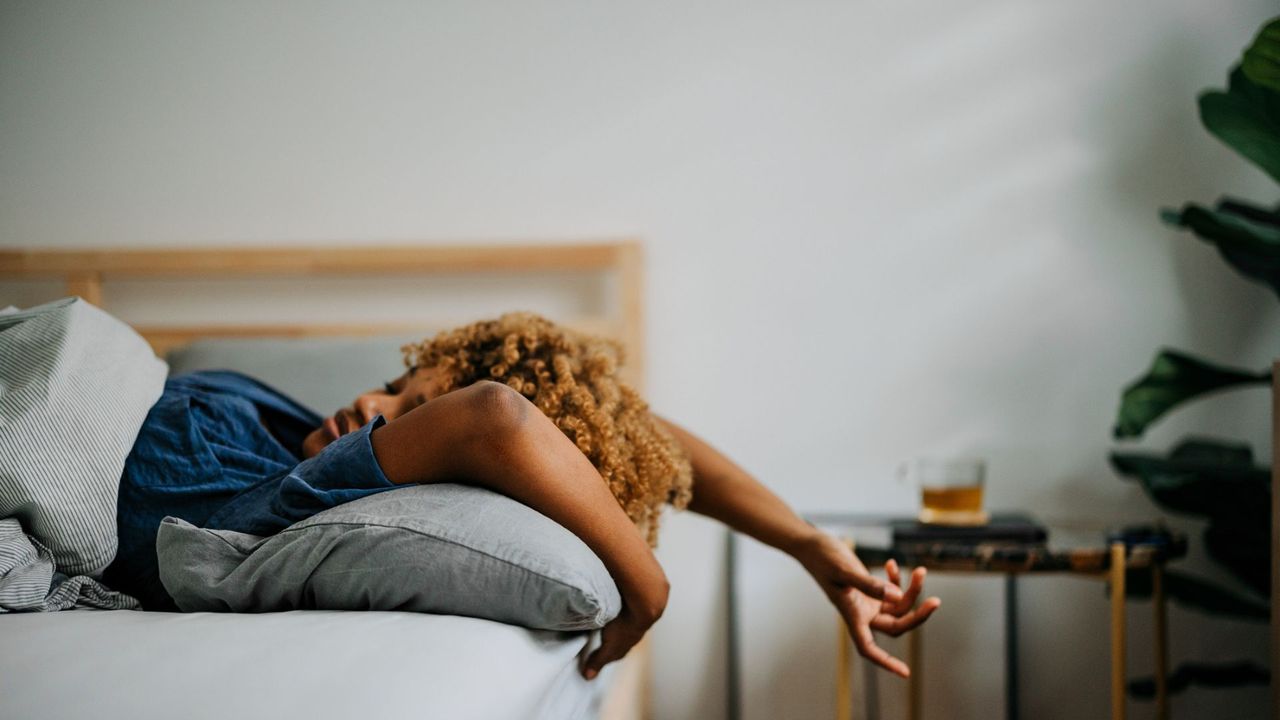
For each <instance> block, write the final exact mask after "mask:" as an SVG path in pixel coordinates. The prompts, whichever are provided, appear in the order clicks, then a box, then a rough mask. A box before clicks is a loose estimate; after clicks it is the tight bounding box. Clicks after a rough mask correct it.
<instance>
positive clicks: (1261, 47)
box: [1240, 18, 1280, 92]
mask: <svg viewBox="0 0 1280 720" xmlns="http://www.w3.org/2000/svg"><path fill="white" fill-rule="evenodd" d="M1240 69H1241V70H1243V71H1244V74H1245V75H1246V76H1248V78H1249V79H1250V80H1252V81H1253V82H1254V83H1255V84H1257V85H1261V86H1263V87H1265V88H1269V89H1271V90H1275V91H1277V92H1280V18H1275V19H1273V20H1271V21H1270V22H1268V23H1267V24H1266V25H1263V26H1262V29H1261V30H1259V31H1258V36H1257V37H1256V38H1254V39H1253V44H1252V45H1250V46H1249V47H1248V48H1247V49H1246V50H1245V51H1244V57H1243V58H1242V59H1241V61H1240Z"/></svg>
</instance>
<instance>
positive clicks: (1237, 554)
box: [1204, 496, 1271, 597]
mask: <svg viewBox="0 0 1280 720" xmlns="http://www.w3.org/2000/svg"><path fill="white" fill-rule="evenodd" d="M1268 499H1270V497H1269V496H1268ZM1242 515H1244V514H1243V513H1242ZM1259 515H1261V516H1262V517H1258V516H1259ZM1248 518H1249V519H1245V518H1244V517H1240V518H1232V519H1227V518H1215V519H1214V521H1213V522H1211V523H1209V527H1207V528H1205V530H1204V546H1205V549H1206V550H1208V551H1209V556H1210V557H1212V558H1213V559H1214V560H1217V561H1218V562H1219V563H1221V564H1222V565H1223V566H1225V567H1226V568H1227V569H1228V570H1230V571H1231V574H1233V575H1235V576H1236V577H1237V578H1238V579H1239V580H1240V581H1241V582H1243V583H1244V584H1246V585H1248V586H1249V588H1250V589H1252V590H1253V591H1254V592H1256V593H1258V594H1259V595H1261V596H1263V597H1269V596H1270V595H1271V523H1270V518H1269V517H1267V513H1248Z"/></svg>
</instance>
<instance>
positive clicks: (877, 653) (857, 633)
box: [837, 592, 911, 677]
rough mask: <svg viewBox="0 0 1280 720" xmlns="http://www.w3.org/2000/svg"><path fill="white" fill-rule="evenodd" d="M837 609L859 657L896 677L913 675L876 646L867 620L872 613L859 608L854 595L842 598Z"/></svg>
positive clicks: (905, 665)
mask: <svg viewBox="0 0 1280 720" xmlns="http://www.w3.org/2000/svg"><path fill="white" fill-rule="evenodd" d="M837 609H838V610H839V611H840V615H841V616H842V617H843V618H844V622H845V625H847V626H848V628H849V635H850V636H851V637H852V638H853V646H854V647H856V648H857V649H858V654H859V655H861V656H863V657H864V658H866V659H868V660H870V661H871V662H873V663H875V664H877V665H879V666H880V667H882V668H884V669H885V670H888V671H889V672H891V673H893V674H895V675H899V676H901V677H908V676H910V675H911V670H910V669H909V668H908V667H907V664H906V663H904V662H902V661H901V660H899V659H898V658H896V657H894V656H892V655H890V654H889V653H888V651H886V650H885V649H884V648H882V647H880V646H879V645H876V640H875V636H873V635H872V634H871V622H870V620H868V619H866V616H869V615H870V612H868V608H866V607H859V605H858V600H857V598H856V597H855V596H854V593H852V592H850V593H848V594H846V595H845V596H844V597H843V598H841V602H839V603H838V604H837Z"/></svg>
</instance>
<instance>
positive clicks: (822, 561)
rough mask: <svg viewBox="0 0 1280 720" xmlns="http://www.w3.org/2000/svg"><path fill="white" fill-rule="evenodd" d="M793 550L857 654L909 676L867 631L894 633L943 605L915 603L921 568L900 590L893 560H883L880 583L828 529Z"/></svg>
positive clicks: (934, 601) (903, 665) (921, 579)
mask: <svg viewBox="0 0 1280 720" xmlns="http://www.w3.org/2000/svg"><path fill="white" fill-rule="evenodd" d="M792 554H793V555H794V556H795V558H796V559H797V560H799V561H800V564H801V565H803V566H804V568H805V570H808V571H809V574H810V575H812V576H813V579H814V580H816V581H817V583H818V585H819V586H820V587H821V588H822V591H823V592H825V593H826V595H827V598H828V599H829V600H830V601H831V604H832V605H834V606H835V607H836V609H837V610H838V611H839V612H840V616H841V617H842V618H844V622H845V625H847V626H848V628H849V635H850V636H852V637H853V644H854V646H855V647H857V648H858V653H859V654H860V655H862V656H863V657H865V658H867V659H868V660H870V661H871V662H874V663H875V664H877V665H879V666H881V667H883V668H884V669H886V670H888V671H889V672H892V673H894V674H896V675H900V676H902V677H908V676H909V675H910V674H911V670H910V668H908V667H907V664H906V663H904V662H902V661H901V660H899V659H898V658H895V657H893V656H892V655H890V654H889V653H888V652H886V651H885V650H884V649H883V648H881V647H880V646H878V645H876V641H875V637H874V636H873V635H872V634H871V631H872V630H876V631H878V632H882V633H885V634H887V635H890V636H893V637H897V636H898V635H901V634H902V633H905V632H907V631H909V630H912V629H914V628H915V627H917V626H918V625H920V623H923V622H924V621H925V620H928V619H929V616H930V615H932V614H933V611H935V610H937V609H938V607H939V606H940V605H942V601H941V600H939V599H938V598H936V597H931V598H929V599H927V600H925V601H924V602H923V603H921V604H920V606H919V607H915V604H916V600H917V599H919V597H920V592H921V591H922V590H924V577H925V569H924V568H916V569H915V570H914V571H913V572H912V573H911V582H910V584H909V585H908V587H907V590H906V592H905V593H904V592H902V591H901V590H900V588H899V585H900V583H901V582H902V577H901V573H900V571H899V569H898V563H897V562H895V561H893V560H890V561H889V562H887V563H885V564H884V569H885V574H886V575H887V576H888V578H889V583H888V584H884V583H881V582H880V581H879V580H877V579H875V578H873V577H872V576H871V574H870V573H868V572H867V568H866V566H864V565H863V564H862V561H861V560H859V559H858V556H857V555H854V553H853V550H851V549H850V548H849V546H848V545H846V544H844V543H842V542H840V541H839V540H836V539H835V538H833V537H831V536H830V535H827V534H826V533H821V532H819V533H815V534H814V535H813V536H812V538H810V539H808V540H806V541H805V542H804V543H803V544H802V545H801V546H800V547H799V548H798V549H796V550H795V551H794V552H793V553H792Z"/></svg>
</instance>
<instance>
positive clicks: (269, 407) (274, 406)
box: [164, 370, 321, 427]
mask: <svg viewBox="0 0 1280 720" xmlns="http://www.w3.org/2000/svg"><path fill="white" fill-rule="evenodd" d="M164 396H165V397H167V398H169V399H170V400H176V399H182V400H188V399H191V400H195V401H196V403H197V404H199V405H204V406H224V405H229V406H235V407H238V408H244V409H247V408H249V407H254V408H256V409H257V410H259V411H262V410H266V411H269V412H271V413H272V414H273V415H274V414H280V415H283V416H286V417H289V418H292V419H294V420H297V421H299V422H301V423H303V424H305V425H307V426H309V427H318V426H319V423H320V420H321V418H320V416H319V415H318V414H317V413H316V412H315V411H314V410H311V409H310V408H308V407H306V406H305V405H303V404H302V403H300V402H298V401H297V400H294V399H293V398H291V397H289V396H288V395H285V394H284V393H282V392H280V391H279V390H277V389H275V388H273V387H271V386H270V385H267V384H266V383H264V382H262V381H261V380H258V379H256V378H253V377H250V376H249V375H246V374H244V373H242V372H238V371H235V370H196V371H193V372H188V373H183V374H181V375H174V376H173V377H170V378H169V379H168V380H167V381H166V382H165V391H164Z"/></svg>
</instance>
